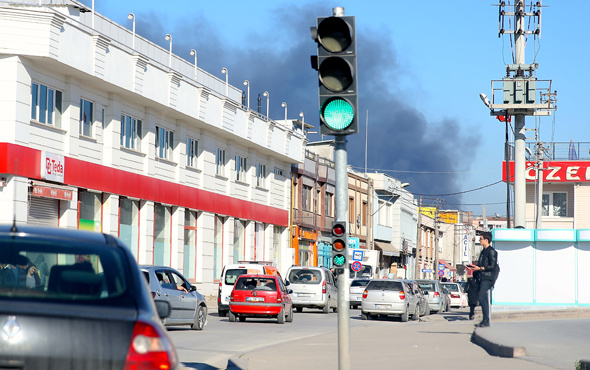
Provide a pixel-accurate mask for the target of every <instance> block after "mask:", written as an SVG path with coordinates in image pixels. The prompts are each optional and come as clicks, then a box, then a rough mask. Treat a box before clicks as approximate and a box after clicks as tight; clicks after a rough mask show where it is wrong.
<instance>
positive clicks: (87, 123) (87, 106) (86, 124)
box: [80, 99, 94, 137]
mask: <svg viewBox="0 0 590 370" xmlns="http://www.w3.org/2000/svg"><path fill="white" fill-rule="evenodd" d="M93 112H94V103H93V102H91V101H88V100H85V99H80V135H83V136H88V137H92V122H94V119H93V117H92V115H93Z"/></svg>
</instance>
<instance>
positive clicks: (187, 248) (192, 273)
mask: <svg viewBox="0 0 590 370" xmlns="http://www.w3.org/2000/svg"><path fill="white" fill-rule="evenodd" d="M183 268H184V271H183V273H184V276H186V277H187V278H188V279H193V280H194V279H196V278H197V212H195V211H191V210H190V209H187V210H185V211H184V255H183Z"/></svg>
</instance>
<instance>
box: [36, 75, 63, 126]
mask: <svg viewBox="0 0 590 370" xmlns="http://www.w3.org/2000/svg"><path fill="white" fill-rule="evenodd" d="M62 112H63V111H62V92H61V91H59V90H55V89H53V88H51V87H48V86H45V85H42V84H39V83H33V84H32V85H31V119H33V120H36V121H38V122H40V123H47V124H49V125H54V126H55V127H61V114H62Z"/></svg>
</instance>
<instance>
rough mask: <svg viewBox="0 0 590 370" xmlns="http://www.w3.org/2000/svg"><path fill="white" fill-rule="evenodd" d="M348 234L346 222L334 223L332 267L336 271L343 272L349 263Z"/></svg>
mask: <svg viewBox="0 0 590 370" xmlns="http://www.w3.org/2000/svg"><path fill="white" fill-rule="evenodd" d="M347 245H348V233H347V232H346V222H344V221H334V222H333V223H332V265H333V266H334V271H343V270H344V268H346V267H347V266H346V265H347V263H348V251H347V249H346V246H347Z"/></svg>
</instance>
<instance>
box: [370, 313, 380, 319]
mask: <svg viewBox="0 0 590 370" xmlns="http://www.w3.org/2000/svg"><path fill="white" fill-rule="evenodd" d="M369 317H370V318H371V320H377V317H379V315H377V314H376V313H371V314H369Z"/></svg>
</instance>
